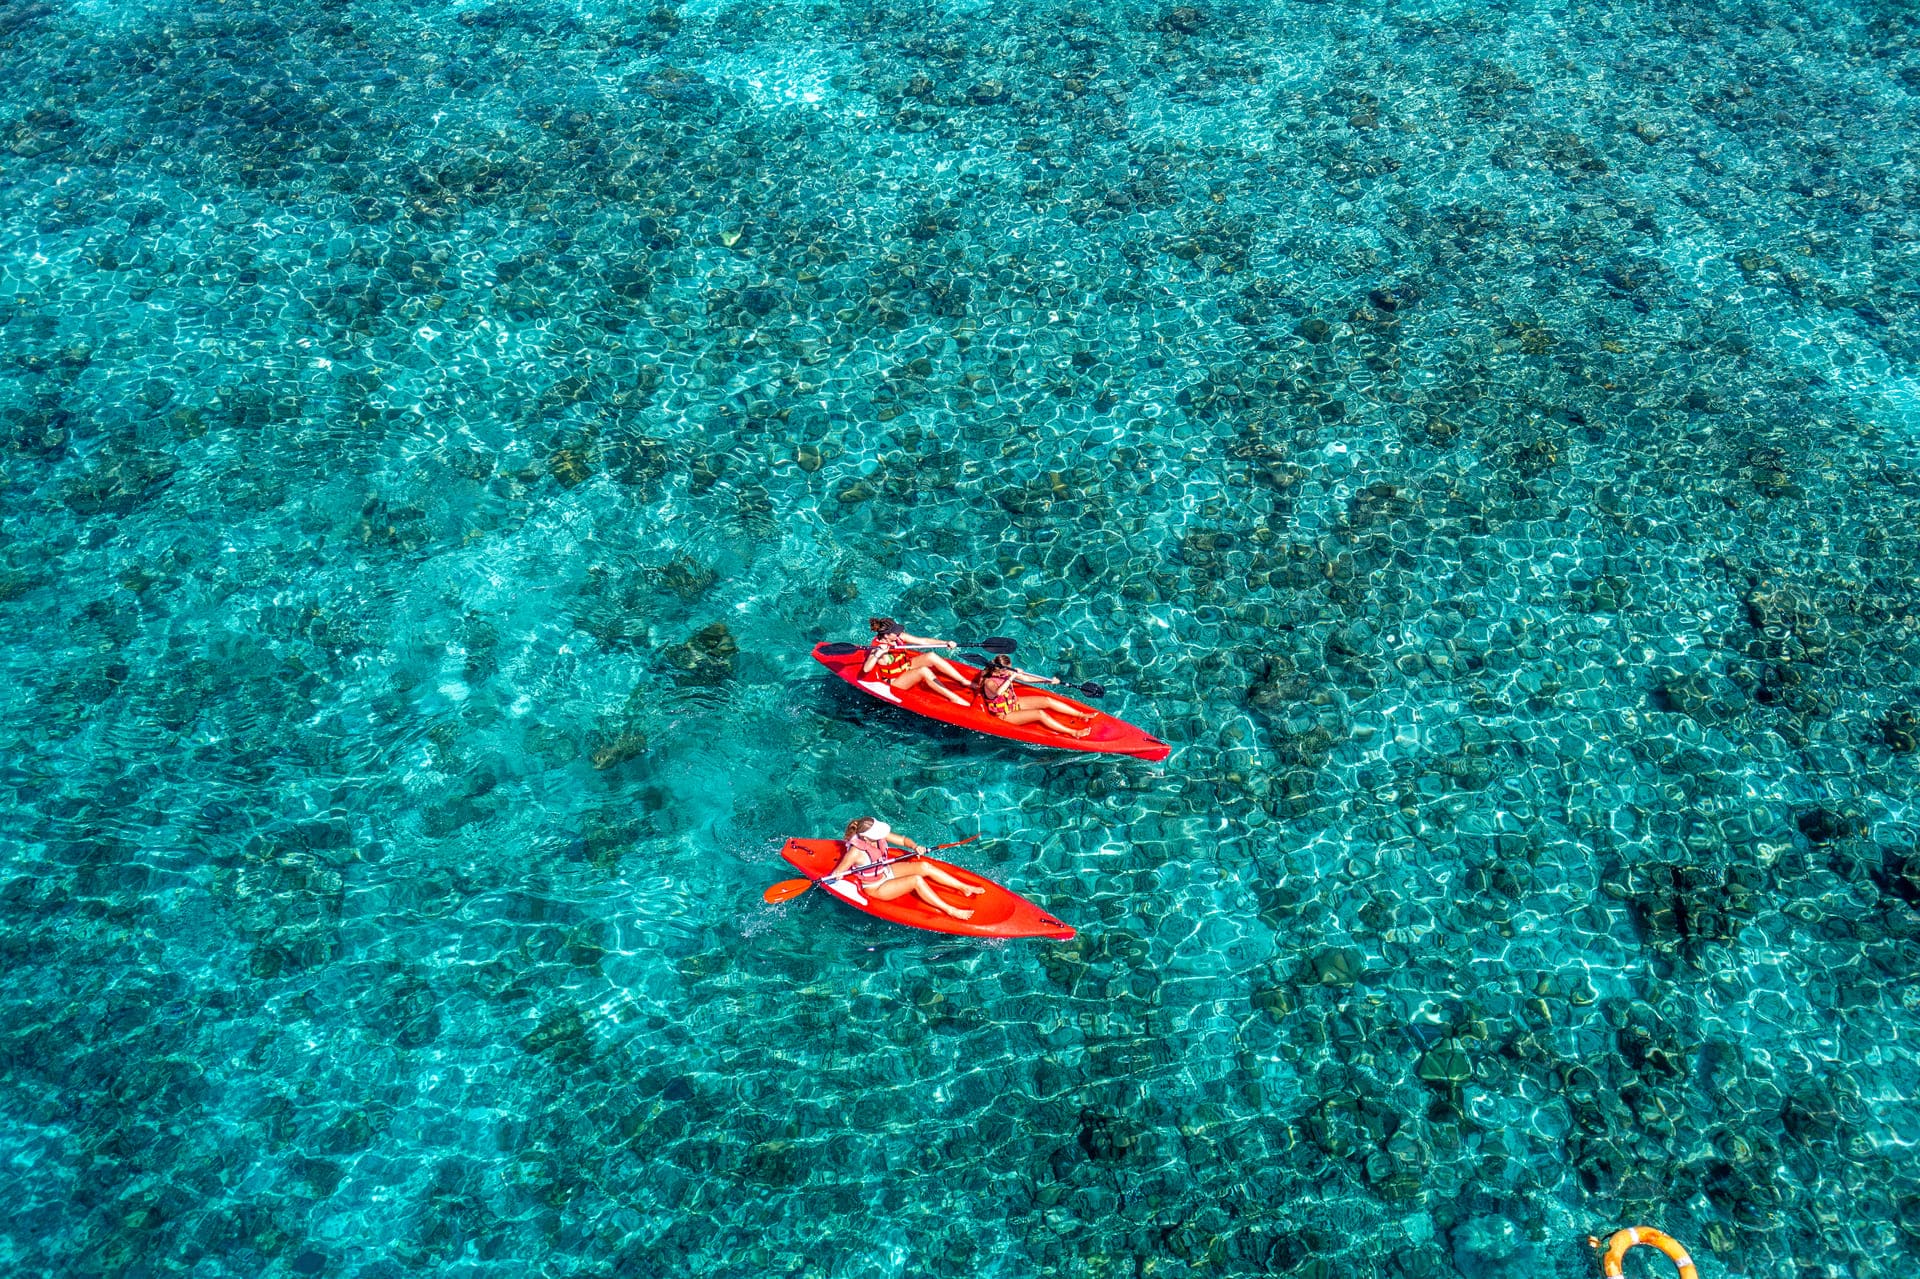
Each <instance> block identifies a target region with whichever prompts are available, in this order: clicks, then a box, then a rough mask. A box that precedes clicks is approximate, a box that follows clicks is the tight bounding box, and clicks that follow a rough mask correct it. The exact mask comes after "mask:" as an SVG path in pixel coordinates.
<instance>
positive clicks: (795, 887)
mask: <svg viewBox="0 0 1920 1279" xmlns="http://www.w3.org/2000/svg"><path fill="white" fill-rule="evenodd" d="M979 838H980V837H979V836H978V835H969V836H967V837H966V838H965V839H956V840H954V841H953V842H952V843H951V844H935V845H934V846H933V847H932V848H919V849H915V850H914V851H913V852H911V853H902V854H900V856H898V857H889V858H887V859H886V860H884V861H878V862H869V863H867V864H866V865H865V866H856V867H854V868H853V869H852V870H845V871H841V872H840V873H839V874H838V875H829V876H827V877H826V878H825V879H783V880H781V881H780V882H779V883H777V884H775V885H774V886H773V887H771V888H769V889H768V890H767V891H766V892H764V893H761V894H760V896H761V899H762V900H764V901H766V902H768V903H770V904H772V905H775V906H777V905H779V904H780V903H781V902H785V901H792V900H793V899H794V898H796V897H798V896H799V895H800V894H801V893H804V892H806V891H807V890H808V889H809V888H812V887H813V886H814V885H815V884H831V883H832V882H833V881H834V880H836V879H845V878H846V877H847V876H849V875H858V874H859V873H860V872H861V871H867V870H872V869H874V868H875V867H876V866H891V865H893V864H894V863H895V862H906V861H912V860H913V859H914V858H916V857H918V856H920V855H921V854H922V853H937V852H939V851H940V850H941V849H943V848H958V847H960V845H962V844H971V843H972V842H973V841H974V840H976V839H979Z"/></svg>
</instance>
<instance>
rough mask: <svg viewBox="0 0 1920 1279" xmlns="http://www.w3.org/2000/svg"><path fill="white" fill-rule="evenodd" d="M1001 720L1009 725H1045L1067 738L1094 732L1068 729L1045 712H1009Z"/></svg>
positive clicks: (1084, 729) (1086, 729)
mask: <svg viewBox="0 0 1920 1279" xmlns="http://www.w3.org/2000/svg"><path fill="white" fill-rule="evenodd" d="M1000 719H1001V720H1002V722H1004V723H1008V724H1045V725H1046V726H1047V727H1048V728H1050V729H1052V730H1053V731H1054V732H1056V733H1059V734H1061V735H1063V736H1066V737H1085V736H1086V735H1087V734H1089V733H1091V732H1092V731H1093V730H1092V729H1091V728H1068V727H1067V726H1066V725H1065V724H1062V723H1061V722H1060V721H1059V720H1057V719H1055V718H1054V717H1053V716H1051V715H1049V714H1047V713H1046V712H1045V711H1031V710H1027V709H1025V708H1022V709H1020V710H1017V711H1008V712H1007V713H1006V714H1005V715H1002V716H1001V717H1000Z"/></svg>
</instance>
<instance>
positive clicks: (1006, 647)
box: [820, 635, 1020, 657]
mask: <svg viewBox="0 0 1920 1279" xmlns="http://www.w3.org/2000/svg"><path fill="white" fill-rule="evenodd" d="M862 647H864V646H863V645H860V644H822V645H821V646H820V655H821V656H822V657H852V656H853V655H854V654H855V653H858V652H859V651H860V650H861V648H862ZM901 647H902V648H904V649H908V650H911V651H914V652H922V651H925V650H926V649H927V648H928V647H929V646H928V645H924V644H909V645H902V646H901ZM940 647H942V648H945V647H946V645H944V644H942V645H941V646H940ZM956 647H959V648H984V649H986V650H987V651H988V652H989V653H1011V652H1013V651H1014V650H1015V649H1017V648H1019V647H1020V642H1019V641H1018V640H1011V639H1008V638H1007V637H1006V636H1004V635H989V636H988V637H987V638H985V639H983V640H981V641H980V642H979V643H977V644H974V643H967V644H960V645H957V646H956Z"/></svg>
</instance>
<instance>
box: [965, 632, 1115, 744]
mask: <svg viewBox="0 0 1920 1279" xmlns="http://www.w3.org/2000/svg"><path fill="white" fill-rule="evenodd" d="M1015 680H1025V681H1027V682H1028V683H1031V684H1058V683H1059V682H1060V681H1059V680H1057V679H1049V678H1047V677H1046V676H1045V675H1034V674H1032V673H1030V672H1028V671H1022V670H1015V669H1014V665H1013V659H1012V658H1011V657H1008V656H1007V655H1006V654H1005V653H1002V654H1001V655H1000V656H998V657H996V658H994V659H993V661H991V662H989V663H988V664H987V667H986V669H985V670H983V671H981V672H980V682H979V688H980V704H981V705H982V706H984V707H986V710H987V714H989V715H992V716H994V717H995V718H997V719H1003V720H1005V721H1006V722H1007V723H1009V724H1045V725H1046V726H1047V727H1048V728H1050V729H1052V730H1053V731H1054V732H1056V733H1065V734H1066V735H1067V736H1068V737H1085V736H1086V735H1087V734H1088V733H1091V732H1092V731H1093V729H1092V728H1091V727H1087V726H1082V727H1080V728H1069V727H1067V725H1065V724H1062V723H1061V722H1060V721H1059V720H1057V719H1055V718H1054V717H1053V716H1052V715H1050V714H1048V713H1047V712H1049V711H1058V712H1059V713H1060V714H1062V715H1073V716H1077V717H1080V718H1084V719H1092V718H1093V717H1094V715H1096V714H1098V712H1096V711H1090V710H1087V709H1086V708H1084V707H1080V706H1074V705H1072V704H1071V703H1069V702H1063V701H1061V700H1060V699H1059V698H1057V697H1022V696H1021V695H1020V693H1019V690H1018V689H1017V688H1016V687H1015V686H1014V681H1015Z"/></svg>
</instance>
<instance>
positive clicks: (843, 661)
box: [813, 643, 1173, 761]
mask: <svg viewBox="0 0 1920 1279" xmlns="http://www.w3.org/2000/svg"><path fill="white" fill-rule="evenodd" d="M846 647H847V646H846V645H845V644H834V643H820V644H815V645H814V646H813V656H814V660H815V661H817V662H819V663H820V664H821V665H822V666H824V667H826V668H827V669H828V670H830V671H832V672H833V673H834V674H835V675H838V676H839V677H840V678H841V679H843V680H845V681H847V683H849V684H851V685H853V686H854V687H855V688H857V689H860V690H862V691H864V692H867V693H870V694H872V695H873V696H875V697H877V698H879V699H880V700H881V701H883V702H891V703H893V704H894V705H895V706H899V707H902V708H904V709H906V710H910V711H912V712H913V713H914V714H916V715H925V716H926V717H927V718H928V719H937V720H939V721H940V722H941V723H943V724H952V725H954V726H955V727H956V728H970V729H972V730H973V731H974V732H976V733H987V734H990V735H992V736H994V737H1010V738H1012V739H1013V740H1014V741H1016V742H1031V743H1032V744H1033V745H1035V746H1051V747H1053V748H1054V749H1056V750H1063V751H1093V752H1097V753H1100V754H1105V755H1131V756H1133V757H1134V758H1136V759H1145V760H1155V761H1158V760H1163V759H1165V758H1166V757H1167V756H1168V755H1169V754H1170V753H1171V752H1172V750H1173V747H1171V746H1169V745H1167V744H1166V743H1165V742H1163V741H1161V740H1160V739H1159V738H1157V737H1155V736H1153V734H1151V733H1147V732H1144V731H1142V730H1140V729H1138V728H1135V727H1134V726H1133V725H1132V724H1129V723H1127V721H1125V720H1123V719H1115V718H1114V717H1113V716H1111V715H1108V714H1105V713H1103V712H1101V711H1099V710H1097V709H1096V708H1094V707H1091V706H1087V705H1085V704H1084V703H1081V702H1076V701H1074V700H1073V699H1072V698H1071V697H1060V694H1058V693H1056V692H1054V691H1053V690H1052V689H1051V688H1035V689H1028V690H1027V691H1030V692H1034V693H1044V694H1046V695H1047V696H1048V697H1059V698H1060V700H1061V701H1063V702H1065V703H1066V704H1067V705H1069V706H1078V707H1080V708H1081V709H1083V710H1085V711H1086V712H1087V713H1088V714H1090V715H1093V716H1095V719H1094V720H1093V722H1092V723H1091V724H1089V725H1088V727H1089V728H1091V729H1092V730H1093V732H1092V733H1091V734H1089V735H1088V736H1086V737H1066V736H1063V735H1061V734H1059V733H1056V732H1054V731H1053V730H1052V729H1050V728H1047V727H1045V726H1044V725H1041V724H1009V723H1007V722H1006V721H1005V720H1003V719H1000V718H998V717H996V716H993V715H989V714H988V713H987V711H986V708H985V707H983V706H981V705H980V702H979V696H978V694H975V695H974V697H973V700H972V702H971V703H970V704H969V705H966V706H955V705H954V704H953V703H952V702H950V701H948V700H947V699H946V698H944V697H942V696H940V694H938V693H935V692H933V691H931V690H930V689H927V688H924V687H919V686H916V687H914V688H909V689H905V690H901V689H897V688H895V687H893V685H891V684H889V683H887V682H885V681H884V680H867V679H861V678H860V667H861V666H862V664H864V663H865V662H866V660H867V650H866V649H864V648H856V649H854V651H853V652H851V653H842V652H839V651H838V650H840V649H843V648H846ZM947 660H948V661H950V662H952V661H953V658H952V657H951V656H949V657H948V658H947ZM953 665H954V669H956V670H958V671H960V672H961V673H962V674H964V675H965V676H966V677H967V678H968V679H972V678H974V677H975V676H976V675H978V674H979V668H977V667H973V666H968V665H967V664H966V663H965V662H953ZM1021 687H1022V688H1023V689H1024V688H1025V687H1026V686H1025V685H1022V686H1021Z"/></svg>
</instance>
